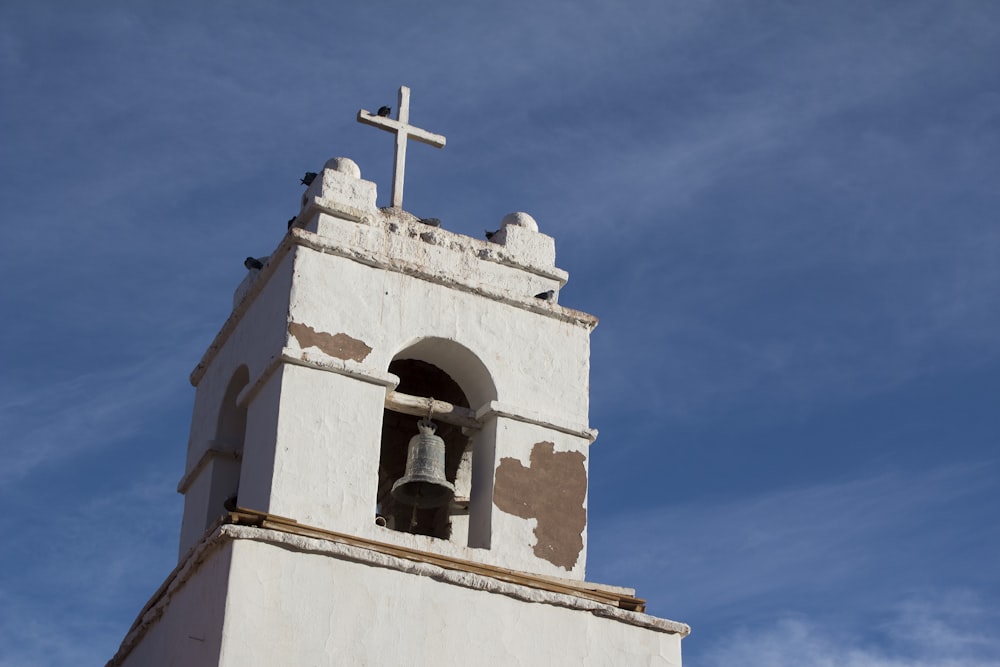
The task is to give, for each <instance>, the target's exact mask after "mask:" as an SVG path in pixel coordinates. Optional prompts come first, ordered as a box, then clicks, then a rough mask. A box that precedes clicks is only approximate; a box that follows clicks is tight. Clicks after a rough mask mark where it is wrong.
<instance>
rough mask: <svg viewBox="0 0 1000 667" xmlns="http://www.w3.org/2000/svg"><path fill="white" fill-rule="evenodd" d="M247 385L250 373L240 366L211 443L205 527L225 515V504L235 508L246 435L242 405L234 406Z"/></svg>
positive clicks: (225, 400)
mask: <svg viewBox="0 0 1000 667" xmlns="http://www.w3.org/2000/svg"><path fill="white" fill-rule="evenodd" d="M249 383H250V370H249V369H248V368H247V367H246V366H245V365H244V366H240V367H239V368H237V369H236V371H235V372H234V373H233V377H232V378H230V380H229V384H228V386H227V387H226V393H225V395H224V396H223V398H222V404H221V405H220V406H219V416H218V418H217V419H216V423H215V438H214V439H213V440H212V450H213V453H214V457H213V458H214V461H213V465H212V468H211V474H212V478H211V482H210V485H209V488H210V491H209V501H208V507H207V508H206V509H207V513H206V517H205V520H206V527H207V526H208V525H211V523H212V522H213V521H215V519H217V518H218V517H219V516H221V515H222V514H224V513H225V511H226V508H225V505H226V504H227V503H233V504H235V503H236V502H238V501H237V497H238V495H239V489H240V468H241V464H242V462H243V441H244V439H245V438H246V431H247V408H246V405H238V403H237V399H238V398H239V395H240V392H242V391H243V389H244V388H245V387H246V386H247V384H249Z"/></svg>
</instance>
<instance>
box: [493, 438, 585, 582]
mask: <svg viewBox="0 0 1000 667" xmlns="http://www.w3.org/2000/svg"><path fill="white" fill-rule="evenodd" d="M584 461H585V457H584V455H583V454H582V453H580V452H556V451H555V445H554V444H553V443H551V442H536V443H535V446H534V447H533V448H532V449H531V464H530V465H529V466H528V467H525V466H524V465H523V464H522V463H521V462H520V461H518V460H517V459H515V458H502V459H500V465H499V466H498V467H497V473H496V482H495V484H494V487H493V504H494V505H496V506H497V507H498V508H500V509H501V510H503V511H504V512H507V513H508V514H513V515H514V516H519V517H521V518H522V519H535V520H536V521H537V523H536V524H535V538H537V542H536V543H535V555H536V556H538V557H539V558H544V559H545V560H547V561H549V562H550V563H552V564H553V565H557V566H559V567H563V568H566V569H567V570H572V569H573V566H574V565H576V562H577V560H579V558H580V552H581V551H583V529H584V528H586V526H587V509H586V508H585V507H584V506H583V501H584V499H585V498H586V497H587V468H586V467H585V466H584Z"/></svg>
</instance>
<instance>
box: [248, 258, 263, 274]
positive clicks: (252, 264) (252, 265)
mask: <svg viewBox="0 0 1000 667" xmlns="http://www.w3.org/2000/svg"><path fill="white" fill-rule="evenodd" d="M243 266H245V267H247V270H249V271H252V270H254V269H257V270H258V271H260V270H261V269H263V268H264V262H262V261H260V260H259V259H254V258H253V257H247V258H246V259H244V260H243Z"/></svg>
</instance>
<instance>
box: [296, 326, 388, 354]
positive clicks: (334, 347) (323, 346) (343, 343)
mask: <svg viewBox="0 0 1000 667" xmlns="http://www.w3.org/2000/svg"><path fill="white" fill-rule="evenodd" d="M288 333H290V334H291V335H292V336H294V337H295V340H297V341H298V342H299V347H301V348H302V349H305V348H307V347H316V348H319V350H320V352H323V353H324V354H328V355H330V356H331V357H336V358H337V359H351V360H352V361H364V360H365V357H367V356H368V355H369V354H370V353H371V351H372V348H371V347H369V346H368V345H366V344H365V342H364V341H363V340H358V339H357V338H351V337H350V336H348V335H347V334H345V333H339V334H328V333H327V332H325V331H316V330H315V329H313V328H312V327H311V326H309V325H308V324H302V323H301V322H289V323H288Z"/></svg>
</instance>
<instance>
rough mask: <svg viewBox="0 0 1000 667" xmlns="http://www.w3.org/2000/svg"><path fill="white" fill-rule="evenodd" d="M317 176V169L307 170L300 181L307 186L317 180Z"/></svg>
mask: <svg viewBox="0 0 1000 667" xmlns="http://www.w3.org/2000/svg"><path fill="white" fill-rule="evenodd" d="M316 176H318V174H317V173H316V172H315V171H307V172H306V175H305V176H303V177H302V178H301V179H299V183H301V184H302V185H305V186H310V185H312V183H313V181H315V180H316Z"/></svg>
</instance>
